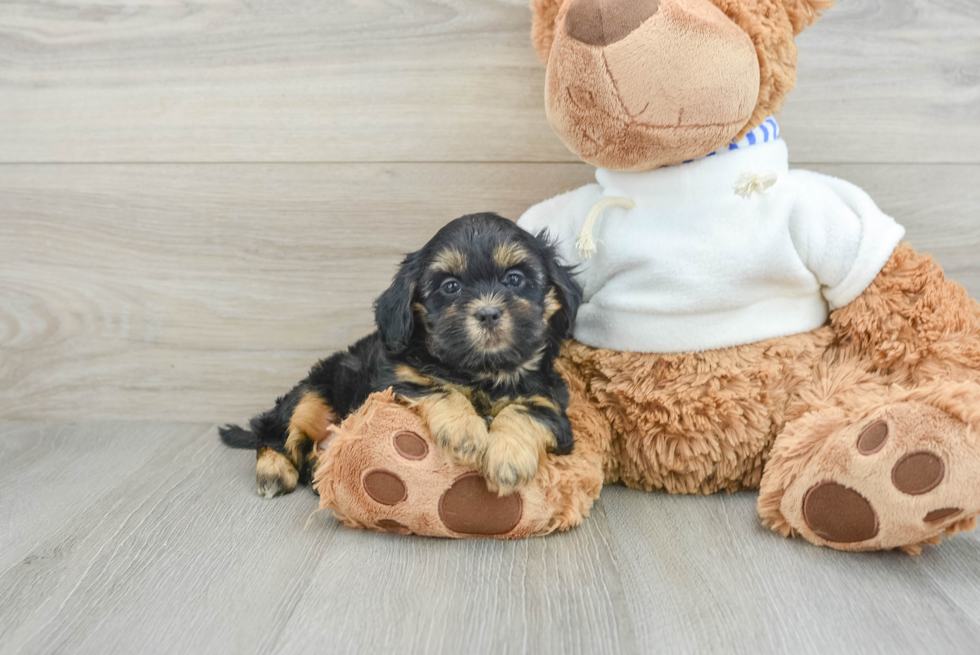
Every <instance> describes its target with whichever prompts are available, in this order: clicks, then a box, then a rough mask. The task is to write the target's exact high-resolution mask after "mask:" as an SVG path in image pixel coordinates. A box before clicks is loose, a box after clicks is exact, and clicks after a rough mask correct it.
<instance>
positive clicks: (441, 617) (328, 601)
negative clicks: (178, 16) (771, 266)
mask: <svg viewBox="0 0 980 655" xmlns="http://www.w3.org/2000/svg"><path fill="white" fill-rule="evenodd" d="M0 454H2V456H3V462H4V474H3V476H2V477H0V525H2V526H3V530H2V531H0V653H3V654H4V655H6V654H8V653H73V654H78V655H81V654H83V653H92V654H93V655H105V654H107V653H162V654H163V653H165V654H167V655H172V654H173V653H215V654H220V653H229V654H232V653H234V654H235V655H245V654H251V653H282V654H284V655H302V654H304V653H310V654H316V655H323V654H325V653H329V654H330V655H337V654H340V653H424V654H426V655H432V654H441V653H447V654H456V653H473V654H479V653H494V654H499V653H535V654H540V655H547V654H550V653H555V654H563V655H570V654H573V653H586V654H599V653H883V654H888V655H893V654H895V653H951V654H959V653H964V654H965V653H976V652H977V644H978V643H980V534H978V533H970V534H967V535H960V536H957V537H955V538H953V539H952V540H951V541H949V542H947V543H944V544H943V545H941V546H938V547H932V548H927V549H926V550H925V552H924V553H923V555H921V556H920V557H918V558H911V557H907V556H905V555H902V554H899V553H872V554H858V555H855V554H846V553H839V552H836V551H832V550H828V549H823V548H817V547H814V546H811V545H809V544H808V543H806V542H802V541H787V540H784V539H782V538H780V537H778V536H776V535H774V534H772V533H770V532H768V531H767V530H765V529H764V528H762V527H761V526H760V525H759V520H758V518H757V516H756V514H755V495H754V494H737V495H733V496H724V495H720V496H712V497H708V498H698V497H682V496H665V495H658V494H647V493H640V492H635V491H630V490H627V489H624V488H620V487H607V488H606V489H605V490H604V491H603V494H602V498H601V499H600V501H599V502H598V503H597V505H596V506H595V508H594V510H593V512H592V516H591V517H590V518H589V519H588V520H587V521H586V522H585V523H584V524H583V525H582V526H581V527H579V528H578V529H576V530H573V531H571V532H569V533H565V534H561V535H553V536H551V537H548V538H544V539H531V540H525V541H519V542H508V543H504V542H494V541H486V540H477V541H454V540H441V539H429V538H422V537H402V536H398V535H387V534H386V535H382V534H375V533H366V532H361V531H357V530H351V529H349V528H345V527H343V526H341V525H340V524H339V523H338V522H337V521H335V520H334V519H333V518H332V517H331V516H328V515H324V514H322V513H321V514H316V515H313V516H312V517H311V512H313V511H314V510H315V508H316V505H317V503H316V499H315V496H314V495H313V493H312V492H311V491H310V490H309V489H305V488H303V489H299V490H298V491H297V492H296V493H294V494H292V495H291V496H287V497H285V498H280V499H276V500H271V501H268V500H263V499H260V498H259V497H258V496H256V495H255V494H254V492H253V489H252V485H253V481H252V477H251V473H252V468H253V462H254V460H253V456H251V455H250V454H248V453H243V452H238V451H236V452H233V453H230V452H229V451H228V450H226V449H225V448H224V447H223V446H221V445H220V444H219V443H218V439H217V434H216V431H215V429H214V427H213V426H210V425H206V424H197V423H165V422H154V423H146V422H87V423H81V424H79V423H18V422H8V423H0Z"/></svg>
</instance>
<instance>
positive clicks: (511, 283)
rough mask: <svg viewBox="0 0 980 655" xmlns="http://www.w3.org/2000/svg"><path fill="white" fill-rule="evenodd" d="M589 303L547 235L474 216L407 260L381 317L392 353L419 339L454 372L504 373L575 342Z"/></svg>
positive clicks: (384, 298) (381, 304) (379, 306)
mask: <svg viewBox="0 0 980 655" xmlns="http://www.w3.org/2000/svg"><path fill="white" fill-rule="evenodd" d="M581 300H582V289H581V287H579V285H578V284H577V283H576V282H575V281H574V280H573V279H572V276H571V273H570V271H569V269H568V268H567V267H565V266H563V265H562V264H561V263H560V262H559V261H558V259H557V256H556V253H555V249H554V247H553V246H552V244H551V243H550V242H549V241H548V240H547V239H546V238H545V236H544V235H538V236H534V235H531V234H528V233H527V232H525V231H524V230H522V229H521V228H519V227H517V225H515V224H514V223H512V222H510V221H508V220H506V219H504V218H501V217H500V216H497V215H496V214H472V215H470V216H463V217H462V218H458V219H456V220H455V221H452V222H451V223H449V224H448V225H446V226H445V227H444V228H442V229H441V230H439V232H438V233H437V234H436V235H435V236H434V237H433V238H432V240H431V241H429V243H427V244H426V245H425V247H424V248H422V249H421V250H419V251H418V252H414V253H412V254H411V255H409V256H408V257H406V258H405V261H403V262H402V266H401V268H400V270H399V272H398V275H396V276H395V279H394V281H393V282H392V286H391V287H390V288H389V289H388V290H387V291H385V292H384V293H383V294H382V295H381V297H380V298H378V301H377V303H376V305H375V319H376V321H377V324H378V329H379V330H380V331H381V334H382V336H383V338H384V340H385V343H386V344H387V345H388V347H389V348H390V349H391V350H393V351H396V352H398V351H403V350H404V349H405V348H407V347H408V345H409V343H410V342H412V341H413V340H416V339H417V340H419V341H420V342H423V343H424V344H425V347H426V348H427V349H428V351H429V352H430V353H431V354H432V355H433V356H434V357H436V358H437V359H438V360H440V361H441V362H442V363H443V364H444V365H446V366H449V367H452V368H455V369H459V370H466V371H471V372H484V371H496V370H506V369H513V368H516V367H519V366H521V365H523V364H526V363H528V362H531V361H533V360H534V359H535V358H537V357H539V356H540V354H541V352H542V349H543V348H544V347H545V346H546V345H548V344H549V343H557V342H558V341H560V340H562V339H565V338H568V337H570V336H571V333H572V328H573V326H574V322H575V313H576V312H577V311H578V306H579V304H580V303H581ZM423 339H424V341H422V340H423Z"/></svg>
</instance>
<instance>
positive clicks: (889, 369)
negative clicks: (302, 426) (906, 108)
mask: <svg viewBox="0 0 980 655" xmlns="http://www.w3.org/2000/svg"><path fill="white" fill-rule="evenodd" d="M833 4H834V0H532V12H533V22H532V29H531V34H532V40H533V43H534V47H535V49H536V50H537V53H538V54H539V56H540V57H541V60H542V61H543V62H544V64H545V66H546V67H547V74H546V89H545V106H546V111H547V117H548V120H549V122H550V124H551V126H552V128H553V129H554V131H555V133H556V134H557V136H558V137H559V138H560V139H561V140H562V141H563V142H564V143H565V144H566V145H567V147H568V148H569V149H570V150H571V151H572V152H574V153H576V154H577V155H578V156H579V157H580V158H581V159H582V160H583V161H585V162H587V163H589V164H592V165H594V166H596V168H597V170H596V183H595V184H590V185H586V186H584V187H581V188H579V189H574V190H572V191H569V192H568V193H565V194H562V195H560V196H557V197H555V198H551V199H549V200H546V201H544V202H542V203H540V204H538V205H535V206H534V207H532V208H530V209H529V210H528V211H527V212H526V213H525V214H524V215H523V216H522V217H521V218H520V219H519V221H518V224H519V225H521V226H522V227H524V228H525V229H528V230H530V231H532V232H538V231H542V230H544V231H547V232H548V233H549V235H550V236H551V237H552V238H553V239H555V240H556V242H557V244H558V248H559V253H560V255H561V258H562V259H563V260H564V261H565V263H567V264H569V265H574V266H575V267H576V271H577V273H576V275H577V279H578V281H579V282H580V283H581V285H582V286H583V288H584V302H583V304H582V306H581V309H580V311H579V314H578V318H577V322H576V327H575V332H574V337H575V338H574V339H572V340H570V341H568V342H566V343H565V345H564V346H563V348H562V353H561V357H560V358H559V360H558V361H557V363H556V368H557V370H558V371H559V372H560V373H561V374H562V375H563V376H564V378H565V380H566V382H567V384H568V387H569V394H570V401H569V407H568V416H569V420H570V421H571V424H572V428H573V432H574V434H575V448H574V450H573V452H572V453H571V454H570V455H564V456H556V455H553V454H548V455H545V456H543V457H542V460H541V462H540V466H539V470H538V473H537V475H536V476H535V478H534V479H533V480H532V481H531V482H530V483H529V484H528V485H527V486H525V487H524V488H522V489H520V490H519V491H517V492H516V493H513V494H510V495H507V496H499V495H497V494H495V493H492V492H490V491H489V490H488V488H487V485H486V483H485V481H484V480H483V478H482V477H481V476H480V474H479V473H477V472H475V471H471V470H467V469H466V468H465V467H464V466H462V465H460V464H458V463H456V462H454V461H453V460H452V459H451V458H450V457H449V456H448V455H446V454H445V453H443V452H442V451H440V450H439V449H438V448H437V447H435V446H434V445H433V443H432V441H431V438H430V436H429V434H428V432H427V430H426V426H425V425H424V423H423V422H422V420H421V419H420V418H419V416H418V415H417V414H415V413H414V412H413V411H412V409H411V408H409V407H407V406H406V405H405V404H404V403H403V402H401V401H400V399H399V398H397V397H395V396H394V395H393V394H391V393H390V392H384V393H379V394H374V395H373V396H372V397H371V398H370V399H369V400H368V402H367V403H366V404H365V405H364V406H363V407H362V408H361V409H360V410H359V411H358V412H356V413H355V414H353V415H352V416H350V417H348V418H347V419H346V420H345V421H343V422H342V423H341V424H339V425H336V426H326V425H325V426H323V430H322V431H321V433H320V434H319V435H316V436H315V439H316V440H317V441H318V442H319V444H320V446H321V448H320V450H319V451H318V452H319V455H318V457H319V462H318V467H317V470H316V475H315V487H316V489H317V491H318V492H319V494H320V498H321V500H320V503H321V507H324V508H330V509H331V510H333V511H334V513H335V514H336V515H337V516H338V517H339V518H340V519H341V520H343V521H344V522H345V523H347V524H348V525H350V526H353V527H360V528H367V529H373V530H381V531H394V532H399V533H405V534H408V533H416V534H423V535H436V536H445V537H475V536H485V537H494V538H502V539H512V538H521V537H527V536H532V535H544V534H548V533H551V532H554V531H556V530H567V529H569V528H572V527H574V526H575V525H578V524H579V523H580V522H581V521H582V520H583V519H584V518H585V517H586V516H587V515H588V511H589V508H590V507H591V505H592V503H593V502H594V500H595V498H597V497H598V495H599V493H600V490H601V488H602V485H603V484H610V483H616V482H618V483H621V484H624V485H626V486H628V487H630V488H633V489H637V490H643V491H654V490H658V491H664V492H668V493H677V494H710V493H715V492H721V491H725V492H735V491H739V490H758V491H759V501H758V512H759V516H760V518H761V520H762V522H763V523H764V524H765V525H766V526H768V527H769V528H771V529H772V530H773V531H774V532H776V533H779V534H781V535H783V536H798V537H802V538H804V539H806V540H808V541H810V542H812V543H814V544H817V545H820V546H828V547H831V548H835V549H839V550H848V551H865V550H879V549H894V548H899V549H902V550H904V551H906V552H908V553H913V554H914V553H917V552H919V551H920V550H921V546H922V545H923V544H936V543H939V542H940V541H941V538H942V535H943V534H945V535H947V536H952V535H953V534H955V533H957V532H959V531H964V530H970V529H973V528H974V527H975V526H976V517H977V514H978V512H980V485H978V484H977V481H978V480H980V443H978V436H977V434H978V428H980V305H978V304H977V303H976V301H974V300H971V299H970V298H969V296H968V294H967V292H966V291H965V290H964V289H963V287H961V286H960V285H958V284H957V283H955V282H953V281H951V280H947V279H945V277H944V275H943V272H942V270H941V268H940V267H939V266H938V265H937V264H936V263H935V262H934V261H933V259H932V258H931V257H930V256H928V255H925V254H921V253H918V252H916V251H915V250H914V249H913V248H912V247H911V246H910V245H909V244H907V243H906V242H904V241H903V237H904V229H903V228H902V227H901V226H900V225H899V224H898V223H896V222H895V221H894V220H893V219H892V218H890V217H889V216H887V215H885V214H884V213H882V212H881V211H880V210H879V209H878V207H877V206H876V205H875V203H874V202H873V201H872V200H871V198H870V197H869V196H868V195H867V194H866V193H864V192H863V191H862V190H861V189H859V188H857V187H855V186H853V185H851V184H849V183H847V182H845V181H843V180H839V179H835V178H833V177H828V176H824V175H819V174H816V173H812V172H808V171H802V170H791V169H790V168H789V166H788V154H787V153H788V151H787V145H786V143H785V142H784V141H783V140H782V139H781V138H780V133H779V126H778V123H777V122H776V119H775V118H774V116H775V115H776V113H777V112H778V111H779V109H780V108H781V107H782V105H783V103H784V101H785V99H786V96H787V94H788V93H789V92H790V91H791V90H792V88H793V87H794V85H795V71H796V64H797V49H796V46H795V43H794V38H795V37H796V36H797V35H798V34H800V33H801V32H802V31H803V30H804V29H805V28H807V27H808V26H810V25H811V24H813V23H814V22H815V21H816V20H817V18H818V17H819V15H820V13H821V12H822V11H824V10H828V9H830V8H831V7H832V5H833Z"/></svg>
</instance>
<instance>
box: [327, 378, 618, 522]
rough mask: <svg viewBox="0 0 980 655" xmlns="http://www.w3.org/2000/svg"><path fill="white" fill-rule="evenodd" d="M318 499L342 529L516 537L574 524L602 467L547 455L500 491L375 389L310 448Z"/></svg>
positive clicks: (598, 483)
mask: <svg viewBox="0 0 980 655" xmlns="http://www.w3.org/2000/svg"><path fill="white" fill-rule="evenodd" d="M318 452H319V462H318V465H317V470H316V480H315V486H316V489H317V491H318V492H319V494H320V506H321V507H323V508H329V509H331V510H333V512H334V514H335V515H336V516H337V517H338V518H340V519H341V520H343V521H344V522H345V523H346V524H347V525H349V526H351V527H357V528H364V529H368V530H376V531H381V532H396V533H399V534H411V533H414V534H420V535H428V536H439V537H457V538H473V537H492V538H495V539H519V538H522V537H529V536H532V535H541V534H548V533H549V532H552V531H554V530H563V529H568V528H569V527H571V526H573V525H576V524H578V522H580V521H581V520H582V517H583V516H584V515H585V514H586V513H587V512H588V508H589V506H591V504H592V500H593V499H594V498H595V497H596V496H598V493H599V489H600V488H601V484H602V469H601V466H599V465H598V464H597V463H595V462H590V461H589V460H588V459H586V458H585V457H583V458H580V459H576V460H572V459H562V458H557V457H556V456H553V455H548V456H547V457H546V458H545V461H544V462H542V464H541V468H540V470H539V472H538V475H536V476H535V478H534V479H533V480H532V481H531V482H530V483H529V484H528V485H527V486H525V487H523V488H522V489H520V490H519V491H517V492H515V493H511V494H508V495H506V496H500V495H499V494H497V493H495V492H492V491H490V489H489V488H488V486H487V481H486V480H485V479H484V477H483V476H482V475H480V474H479V473H477V472H476V471H473V470H471V469H470V467H468V466H466V465H464V464H461V463H459V462H457V461H455V460H454V459H453V457H452V456H451V455H450V454H449V453H447V452H446V450H445V449H443V448H440V447H438V446H437V445H436V444H435V443H434V442H433V439H432V436H431V435H430V434H429V432H428V430H427V429H426V427H425V425H424V423H423V422H422V420H421V418H420V417H419V416H418V415H417V414H416V413H414V412H413V411H411V410H410V409H409V408H407V407H405V406H403V405H402V404H400V403H399V402H397V401H396V400H395V399H394V398H393V395H392V394H391V393H390V392H387V393H380V394H374V395H372V396H371V398H369V399H368V402H366V403H365V405H364V407H363V408H362V409H361V410H359V411H358V412H357V413H355V414H354V415H353V416H351V417H349V418H348V419H347V420H345V421H344V423H343V424H342V425H340V426H338V427H335V428H334V429H333V436H332V437H331V438H330V440H329V445H327V442H323V443H321V444H320V445H319V449H318Z"/></svg>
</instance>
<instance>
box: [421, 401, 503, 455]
mask: <svg viewBox="0 0 980 655" xmlns="http://www.w3.org/2000/svg"><path fill="white" fill-rule="evenodd" d="M433 423H435V424H434V425H433ZM429 427H430V429H431V430H432V434H433V436H434V437H435V440H436V443H437V444H438V445H439V447H440V448H442V449H444V450H447V451H449V452H450V453H452V455H453V458H455V459H456V460H457V461H458V462H460V463H462V464H466V465H467V466H472V467H473V468H477V467H478V466H479V464H480V462H481V461H482V460H483V456H484V454H485V453H486V450H487V445H488V444H489V441H490V435H489V433H488V432H487V423H486V421H485V420H483V419H482V418H480V417H479V416H477V415H476V414H474V413H473V412H463V413H461V414H457V415H455V416H447V417H445V418H444V419H443V420H437V421H432V419H431V418H430V425H429Z"/></svg>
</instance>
